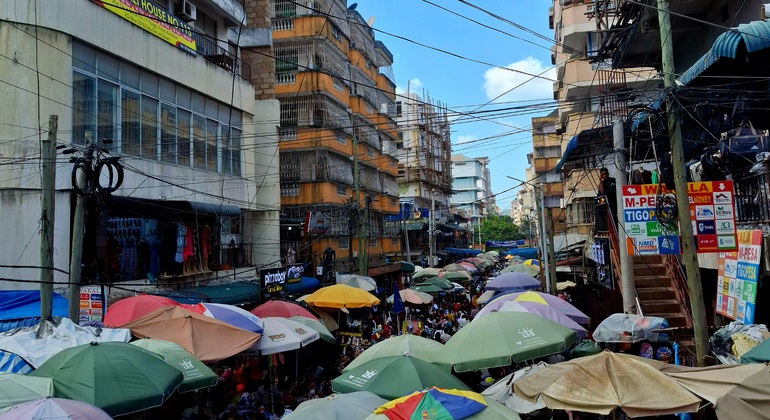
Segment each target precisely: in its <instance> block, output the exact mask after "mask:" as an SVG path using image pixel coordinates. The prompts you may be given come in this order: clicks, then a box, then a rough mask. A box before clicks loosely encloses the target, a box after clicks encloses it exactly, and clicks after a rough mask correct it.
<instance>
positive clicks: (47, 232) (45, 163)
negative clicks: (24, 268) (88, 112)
mask: <svg viewBox="0 0 770 420" xmlns="http://www.w3.org/2000/svg"><path fill="white" fill-rule="evenodd" d="M48 126H49V130H48V137H47V138H46V139H41V144H40V149H41V150H40V155H41V159H42V171H41V179H40V207H41V213H40V266H41V269H40V326H41V328H42V326H43V321H46V320H50V319H51V314H52V311H53V266H54V261H53V252H54V246H53V237H54V219H55V218H54V215H55V213H56V210H55V209H56V206H55V202H54V200H55V192H56V191H55V189H56V131H57V129H58V126H59V116H58V115H51V116H49V117H48ZM78 297H79V295H78ZM70 299H72V298H70Z"/></svg>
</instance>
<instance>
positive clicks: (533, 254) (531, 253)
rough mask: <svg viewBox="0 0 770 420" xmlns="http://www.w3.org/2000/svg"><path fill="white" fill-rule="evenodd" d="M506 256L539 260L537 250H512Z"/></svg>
mask: <svg viewBox="0 0 770 420" xmlns="http://www.w3.org/2000/svg"><path fill="white" fill-rule="evenodd" d="M506 254H510V255H515V256H518V257H521V259H523V260H528V259H530V258H537V248H511V249H509V250H508V252H506Z"/></svg>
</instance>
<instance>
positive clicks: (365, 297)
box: [305, 284, 380, 308]
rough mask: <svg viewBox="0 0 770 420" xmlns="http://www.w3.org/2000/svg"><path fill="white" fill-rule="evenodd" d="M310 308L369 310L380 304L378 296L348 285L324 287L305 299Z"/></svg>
mask: <svg viewBox="0 0 770 420" xmlns="http://www.w3.org/2000/svg"><path fill="white" fill-rule="evenodd" d="M305 302H306V303H307V304H308V305H310V306H320V307H322V308H369V307H371V306H373V305H377V304H378V303H380V300H379V299H377V296H374V295H373V294H371V293H369V292H367V291H365V290H361V289H359V288H357V287H351V286H348V285H346V284H335V285H332V286H326V287H322V288H320V289H318V290H316V291H315V292H313V293H312V294H311V295H310V296H308V297H307V298H306V299H305Z"/></svg>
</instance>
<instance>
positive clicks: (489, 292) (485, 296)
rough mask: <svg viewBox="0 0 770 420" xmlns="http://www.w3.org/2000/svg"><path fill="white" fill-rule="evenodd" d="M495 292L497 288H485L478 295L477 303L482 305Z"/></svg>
mask: <svg viewBox="0 0 770 420" xmlns="http://www.w3.org/2000/svg"><path fill="white" fill-rule="evenodd" d="M496 294H497V290H487V291H485V292H484V293H482V294H481V296H479V298H478V299H477V300H476V303H478V304H479V305H484V304H486V303H487V302H489V301H490V300H492V298H493V297H495V295H496Z"/></svg>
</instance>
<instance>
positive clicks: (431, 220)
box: [428, 188, 436, 267]
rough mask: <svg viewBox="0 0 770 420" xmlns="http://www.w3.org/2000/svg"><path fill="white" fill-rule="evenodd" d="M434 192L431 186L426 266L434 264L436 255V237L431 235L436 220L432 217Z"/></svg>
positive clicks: (434, 214)
mask: <svg viewBox="0 0 770 420" xmlns="http://www.w3.org/2000/svg"><path fill="white" fill-rule="evenodd" d="M435 194H436V192H435V190H434V189H433V188H431V190H430V214H429V217H428V246H429V251H428V255H429V257H428V258H429V260H428V267H433V266H435V265H436V264H435V262H434V258H435V255H436V238H435V236H434V235H433V233H434V229H435V226H436V222H435V221H434V219H435V218H436V195H435Z"/></svg>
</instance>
